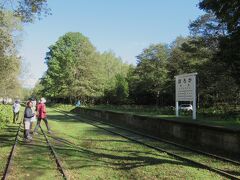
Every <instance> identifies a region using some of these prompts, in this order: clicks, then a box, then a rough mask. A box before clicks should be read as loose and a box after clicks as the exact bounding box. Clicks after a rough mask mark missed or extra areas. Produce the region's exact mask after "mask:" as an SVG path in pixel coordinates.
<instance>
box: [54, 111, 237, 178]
mask: <svg viewBox="0 0 240 180" xmlns="http://www.w3.org/2000/svg"><path fill="white" fill-rule="evenodd" d="M57 111H58V112H60V113H62V114H64V115H66V116H69V117H72V118H75V119H77V120H80V121H82V122H85V123H87V124H91V125H92V126H95V127H97V128H100V129H103V130H105V131H107V132H109V133H111V134H115V135H118V136H121V137H123V138H125V139H128V140H130V141H133V142H135V143H138V144H141V145H144V146H147V147H149V148H151V149H154V150H156V151H160V152H164V153H166V154H168V155H170V156H172V157H174V158H176V159H179V160H182V161H186V162H188V163H191V164H193V165H196V166H198V167H200V168H203V169H208V170H209V171H212V172H215V173H218V174H220V175H222V176H224V177H227V178H229V179H239V180H240V177H238V176H236V175H234V174H231V173H228V172H226V171H224V170H221V169H218V168H215V167H211V166H209V165H208V164H205V163H202V162H198V161H196V160H192V159H190V158H186V157H184V156H181V155H178V154H177V153H173V152H171V151H168V150H166V149H164V148H160V147H157V146H155V145H151V144H148V143H146V142H143V141H142V140H141V138H139V136H140V137H142V139H144V138H145V139H146V138H148V139H153V140H156V141H159V142H163V143H166V144H171V145H174V146H177V147H180V148H183V149H186V150H188V151H191V152H194V153H198V154H201V155H205V156H208V157H212V158H215V159H217V160H219V161H222V162H227V163H232V164H234V165H240V162H238V161H234V160H231V159H227V158H225V157H221V156H216V155H213V154H209V153H206V152H202V151H199V150H194V149H191V148H188V147H185V146H182V145H179V144H176V143H173V142H169V141H165V140H162V139H160V138H156V137H153V136H148V135H144V134H142V133H139V132H136V131H133V130H129V129H126V128H123V127H119V126H116V125H113V124H110V123H105V122H102V121H98V120H92V119H91V120H90V119H87V120H83V119H82V118H80V117H79V116H76V115H72V114H68V113H66V112H63V111H59V110H57ZM106 126H108V127H109V126H110V127H113V128H115V129H120V130H124V131H125V132H128V133H130V134H133V135H137V136H138V137H135V138H133V137H131V135H129V134H128V135H127V134H124V133H119V132H116V131H113V130H109V129H108V128H107V127H106ZM239 168H240V166H239Z"/></svg>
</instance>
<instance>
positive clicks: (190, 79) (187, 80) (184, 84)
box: [176, 73, 197, 101]
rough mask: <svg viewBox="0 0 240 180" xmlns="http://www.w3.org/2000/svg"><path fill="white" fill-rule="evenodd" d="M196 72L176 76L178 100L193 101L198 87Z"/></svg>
mask: <svg viewBox="0 0 240 180" xmlns="http://www.w3.org/2000/svg"><path fill="white" fill-rule="evenodd" d="M196 74H197V73H191V74H183V75H179V76H176V101H193V100H194V98H195V97H194V96H195V89H196V86H195V85H196Z"/></svg>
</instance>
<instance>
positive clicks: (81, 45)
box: [42, 33, 102, 101]
mask: <svg viewBox="0 0 240 180" xmlns="http://www.w3.org/2000/svg"><path fill="white" fill-rule="evenodd" d="M96 57H97V53H96V50H95V47H93V45H92V44H91V43H90V41H89V40H88V38H87V37H85V36H83V35H82V34H81V33H66V34H65V35H64V36H62V37H60V38H59V40H58V41H57V42H56V43H55V44H54V45H52V46H50V47H49V52H48V53H47V55H46V63H47V66H48V70H47V72H46V74H45V76H44V77H43V80H42V85H43V86H44V88H45V89H46V88H47V89H46V93H47V94H46V95H47V96H50V97H59V98H60V97H64V98H69V99H70V100H71V99H78V98H80V99H82V100H84V101H85V100H87V99H88V98H89V97H94V96H99V94H101V88H102V87H101V83H99V82H98V78H97V77H98V71H97V68H98V64H99V62H98V60H97V58H96Z"/></svg>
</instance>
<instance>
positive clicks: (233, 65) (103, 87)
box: [33, 0, 240, 107]
mask: <svg viewBox="0 0 240 180" xmlns="http://www.w3.org/2000/svg"><path fill="white" fill-rule="evenodd" d="M216 4H217V6H216ZM199 8H201V9H203V10H205V11H206V14H204V15H202V16H200V17H198V18H197V19H196V20H194V21H193V22H191V23H190V25H189V30H190V36H188V37H177V38H176V40H175V41H174V42H172V43H171V44H163V43H159V44H152V45H150V46H149V47H146V48H145V49H143V51H142V53H140V54H139V55H137V56H136V58H137V65H136V66H133V65H127V64H125V63H123V61H122V60H121V59H120V58H118V57H116V56H115V55H114V53H113V52H104V53H99V52H98V51H97V50H96V49H95V47H94V45H93V44H92V43H91V42H90V41H89V39H88V38H87V37H85V36H84V35H83V34H81V33H78V32H76V33H74V32H69V33H66V34H65V35H63V36H62V37H60V38H59V40H58V41H57V42H56V43H55V44H53V45H52V46H50V47H49V51H48V52H47V54H46V59H45V60H46V64H47V66H48V70H47V72H46V73H45V75H44V76H43V77H42V79H41V81H40V82H39V83H38V84H37V85H36V87H35V89H34V93H33V94H34V96H37V97H39V96H46V97H47V98H48V99H51V100H53V101H56V102H67V103H73V102H75V101H76V100H81V101H82V102H85V103H97V104H99V103H101V104H141V105H158V106H166V105H174V100H175V88H174V87H175V79H174V76H176V75H178V74H183V73H191V72H197V73H198V77H197V89H198V93H197V94H198V106H199V107H209V106H225V105H228V106H229V105H231V106H232V107H236V106H237V105H238V104H239V103H240V91H239V90H240V89H239V88H240V81H239V77H240V76H239V72H240V69H239V68H240V64H239V62H240V53H239V47H240V17H239V14H238V13H237V12H239V11H237V10H236V9H238V10H239V8H240V3H239V2H238V1H233V0H232V1H228V2H225V1H221V0H219V2H218V3H216V2H215V1H213V0H203V1H201V2H200V3H199Z"/></svg>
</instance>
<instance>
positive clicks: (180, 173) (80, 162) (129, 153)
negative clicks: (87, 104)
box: [49, 111, 223, 180]
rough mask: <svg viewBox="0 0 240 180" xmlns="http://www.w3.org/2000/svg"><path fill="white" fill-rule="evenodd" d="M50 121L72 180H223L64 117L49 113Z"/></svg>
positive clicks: (210, 173) (56, 142)
mask: <svg viewBox="0 0 240 180" xmlns="http://www.w3.org/2000/svg"><path fill="white" fill-rule="evenodd" d="M49 120H50V125H51V127H52V130H53V132H54V133H53V134H52V135H49V137H50V141H51V143H52V144H53V145H54V147H55V149H56V152H57V154H58V156H59V158H60V159H61V161H62V163H63V166H64V167H65V169H66V170H67V175H68V176H69V177H70V179H114V180H115V179H223V178H222V177H221V176H219V175H217V174H215V173H212V172H209V171H207V170H205V169H201V168H199V167H196V166H194V165H192V164H189V163H187V162H184V161H180V160H177V159H175V158H173V157H170V156H168V155H167V154H165V153H160V152H157V151H155V150H151V149H149V148H147V147H145V146H142V145H139V144H136V143H133V142H131V141H129V140H126V139H124V138H122V137H120V136H116V135H113V134H109V133H108V132H106V131H104V130H101V129H99V128H96V127H94V126H91V125H88V124H86V123H82V122H80V121H77V120H75V119H73V118H70V117H67V116H63V115H62V114H60V113H57V112H53V111H49ZM108 128H111V127H108Z"/></svg>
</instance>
